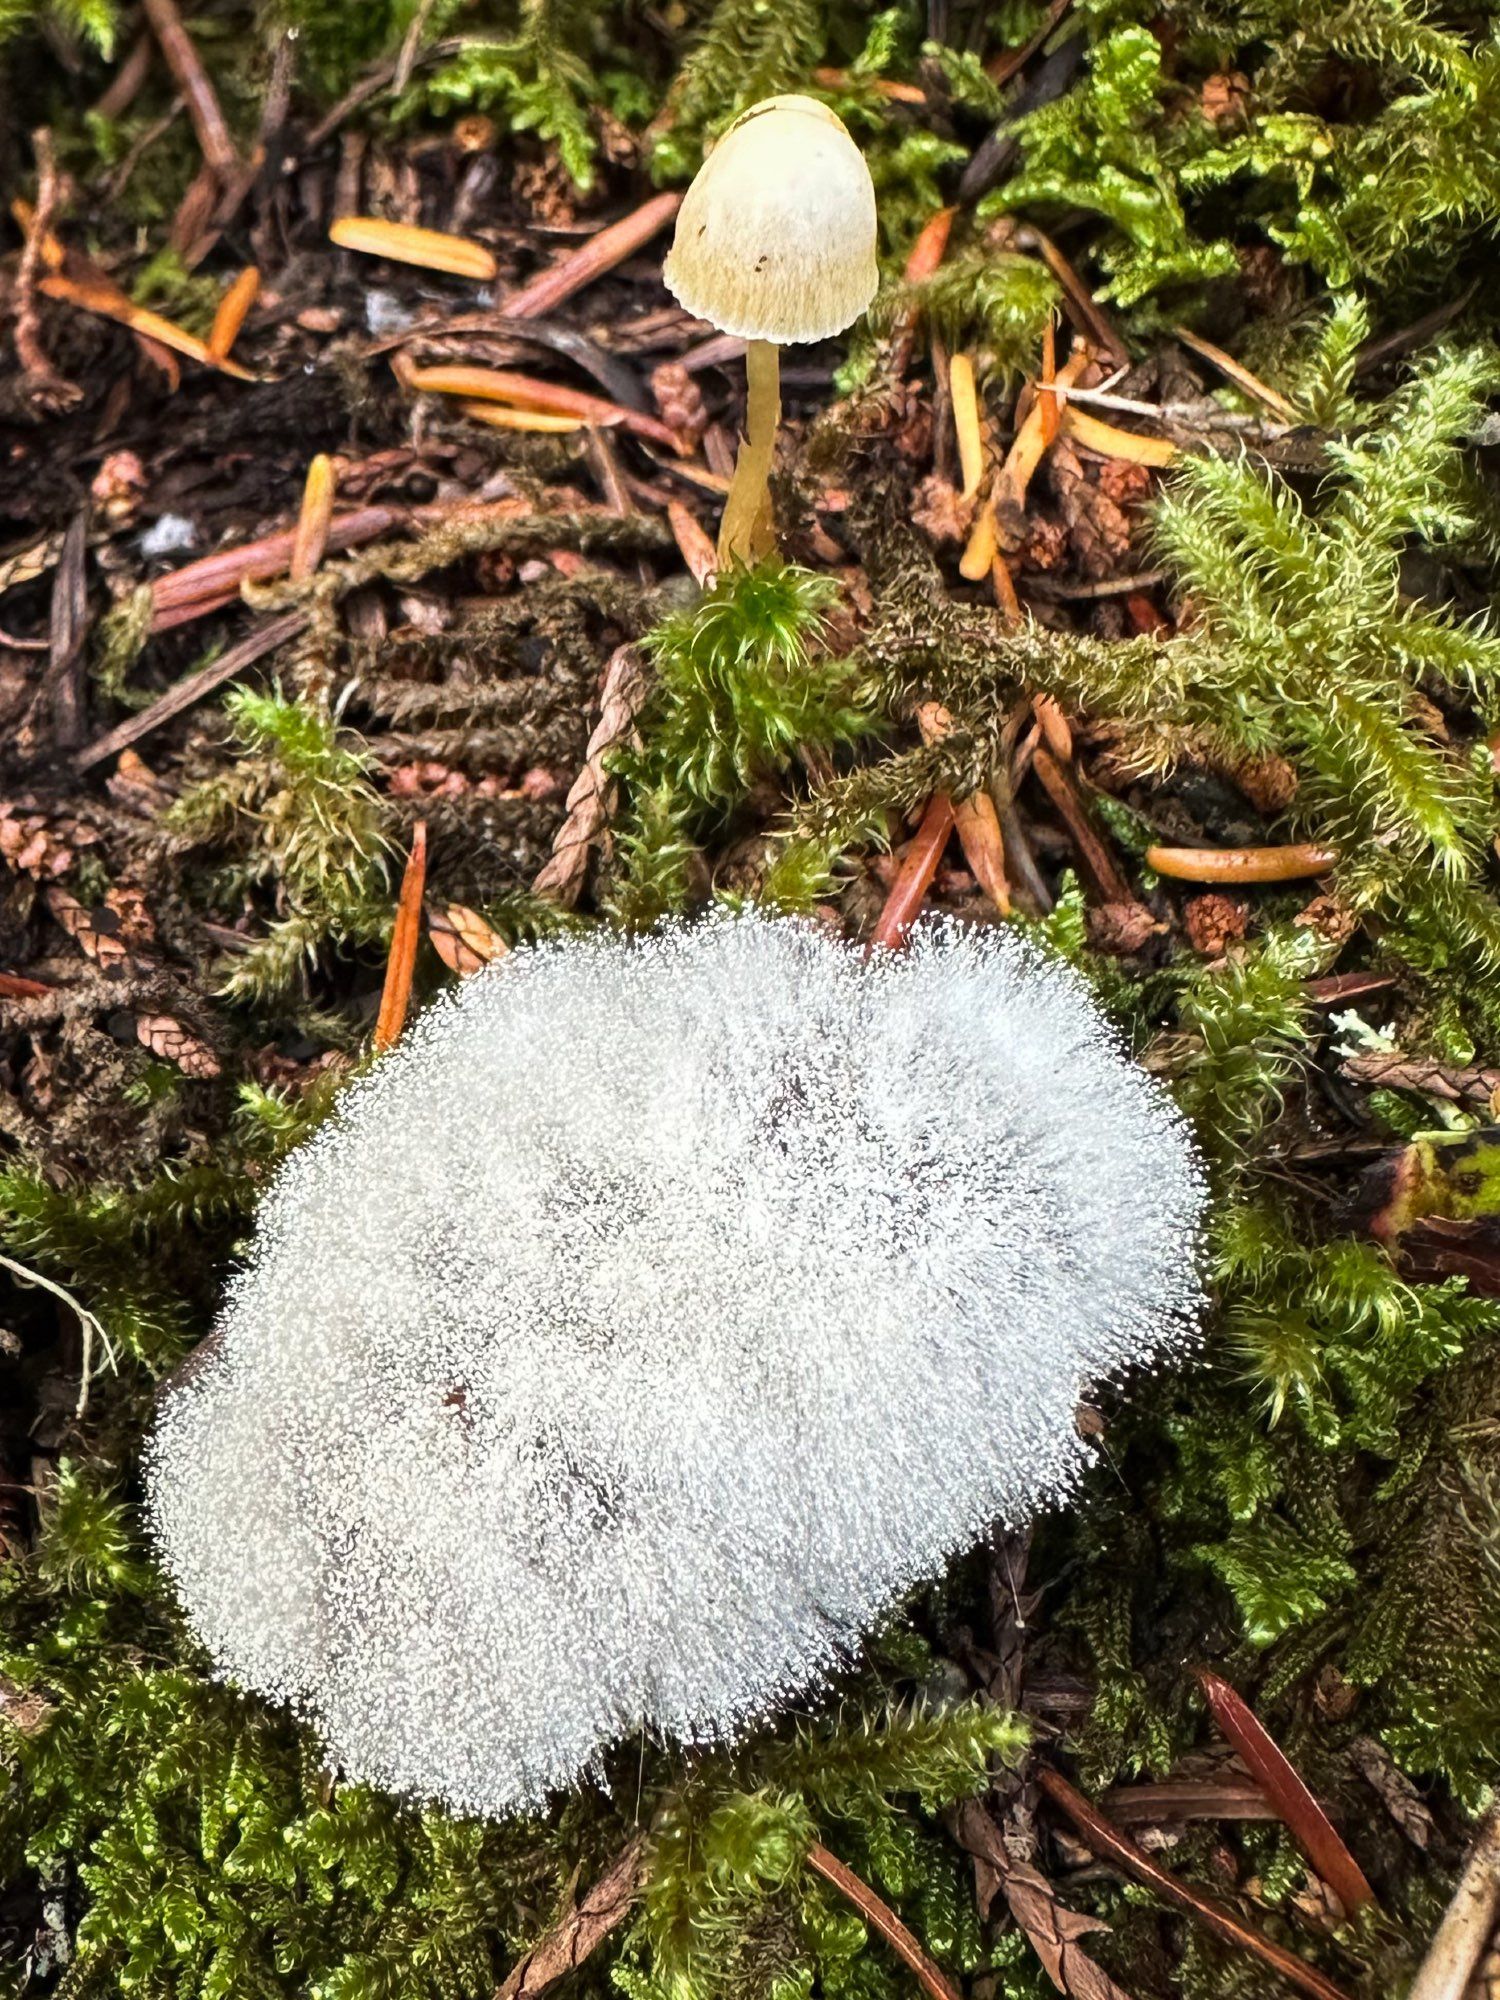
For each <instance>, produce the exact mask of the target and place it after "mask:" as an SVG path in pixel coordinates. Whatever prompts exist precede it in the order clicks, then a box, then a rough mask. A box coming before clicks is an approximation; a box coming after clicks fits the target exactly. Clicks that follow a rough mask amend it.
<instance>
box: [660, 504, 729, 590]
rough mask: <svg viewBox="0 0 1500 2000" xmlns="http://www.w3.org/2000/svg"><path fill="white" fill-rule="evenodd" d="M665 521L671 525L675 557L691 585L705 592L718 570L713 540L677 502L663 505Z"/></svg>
mask: <svg viewBox="0 0 1500 2000" xmlns="http://www.w3.org/2000/svg"><path fill="white" fill-rule="evenodd" d="M667 520H668V521H669V522H670V524H671V528H672V539H673V541H675V542H676V544H677V553H678V554H679V555H680V556H681V557H682V560H683V561H684V562H685V563H686V564H687V566H688V568H689V570H690V571H691V572H692V576H693V580H694V582H695V583H698V584H700V585H701V586H702V587H703V589H705V590H706V589H707V588H708V586H709V584H710V583H712V581H713V579H714V576H715V573H716V572H717V570H718V567H719V555H718V551H717V550H716V549H715V547H714V544H713V537H712V536H711V535H710V534H709V533H708V532H707V530H706V529H705V528H703V527H702V526H701V525H700V523H699V521H698V517H697V515H696V514H693V513H690V512H689V511H688V509H687V508H686V507H684V506H683V504H682V502H681V501H680V500H669V501H668V502H667Z"/></svg>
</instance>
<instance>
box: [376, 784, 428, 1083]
mask: <svg viewBox="0 0 1500 2000" xmlns="http://www.w3.org/2000/svg"><path fill="white" fill-rule="evenodd" d="M426 883H427V822H426V821H425V820H421V819H419V820H418V821H417V823H416V825H415V826H414V827H413V828H412V834H411V858H410V860H409V861H408V862H407V864H406V873H405V874H404V875H403V876H402V877H401V897H400V901H399V902H398V903H397V905H396V924H395V928H394V930H393V931H392V932H391V955H390V958H389V960H388V961H387V963H386V968H385V989H384V991H383V992H382V993H381V996H380V1014H379V1017H378V1019H377V1020H376V1022H375V1047H376V1048H377V1049H378V1050H380V1052H381V1053H382V1054H383V1053H384V1052H385V1051H386V1050H387V1049H393V1048H394V1047H395V1046H396V1044H397V1042H398V1041H400V1039H401V1031H402V1029H403V1028H404V1027H405V1026H406V1013H407V1009H408V1008H409V1007H410V1005H411V980H412V973H413V971H414V970H415V969H416V963H417V944H418V941H419V939H420V938H421V935H422V891H423V889H424V888H425V886H426Z"/></svg>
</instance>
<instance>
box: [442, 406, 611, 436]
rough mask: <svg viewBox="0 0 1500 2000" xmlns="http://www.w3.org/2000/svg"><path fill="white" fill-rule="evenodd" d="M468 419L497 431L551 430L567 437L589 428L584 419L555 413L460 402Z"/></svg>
mask: <svg viewBox="0 0 1500 2000" xmlns="http://www.w3.org/2000/svg"><path fill="white" fill-rule="evenodd" d="M458 407H459V408H460V409H461V410H462V411H463V413H464V415H465V416H466V417H473V418H474V420H475V422H476V423H481V424H488V425H489V427H490V429H491V430H495V431H547V432H552V433H555V434H556V435H557V436H559V437H562V436H566V435H567V434H568V433H569V432H572V431H581V430H585V429H586V428H587V424H586V421H585V419H584V418H582V417H560V416H558V415H557V414H556V412H555V411H552V410H513V409H511V408H510V407H509V405H508V404H504V403H460V404H459V406H458Z"/></svg>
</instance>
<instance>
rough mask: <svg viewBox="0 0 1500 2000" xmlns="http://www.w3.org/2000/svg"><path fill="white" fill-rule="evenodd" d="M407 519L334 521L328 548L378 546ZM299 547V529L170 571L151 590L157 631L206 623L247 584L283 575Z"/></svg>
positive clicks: (341, 517) (351, 516)
mask: <svg viewBox="0 0 1500 2000" xmlns="http://www.w3.org/2000/svg"><path fill="white" fill-rule="evenodd" d="M403 518H404V515H403V512H402V510H401V509H400V508H398V507H356V508H355V509H354V510H353V511H352V512H350V513H348V514H338V515H335V516H334V518H333V520H331V521H330V522H329V524H328V547H329V548H330V549H348V548H353V547H354V546H355V545H356V544H357V543H359V542H373V541H374V540H375V538H376V536H377V535H383V534H385V533H386V532H387V530H389V529H391V528H394V527H395V526H396V525H397V524H398V522H400V521H401V520H402V519H403ZM296 545H297V531H296V529H295V528H282V529H278V530H277V532H276V533H275V534H273V535H263V536H262V537H261V538H260V540H259V541H255V542H242V543H241V544H240V545H239V546H238V547H237V548H232V549H218V550H216V551H215V552H214V554H213V555H211V556H202V557H200V558H199V560H198V561H197V562H190V563H184V564H183V566H182V568H181V569H174V570H169V571H168V572H167V574H166V575H165V576H159V577H158V578H157V579H156V581H155V582H154V583H153V584H152V586H151V602H152V606H153V610H152V615H151V629H152V631H153V632H165V631H168V630H170V628H171V627H172V626H174V625H184V624H187V623H188V622H189V621H190V620H191V619H194V618H201V617H202V616H203V615H204V613H205V612H207V611H210V610H218V609H219V608H220V607H221V606H223V605H225V604H233V603H234V601H235V600H236V598H237V597H238V596H239V594H240V585H241V584H242V583H247V582H249V583H264V582H265V581H266V580H267V579H268V578H270V577H273V576H281V575H283V574H284V573H285V570H286V567H287V565H288V563H290V561H291V559H292V550H293V549H294V548H295V547H296Z"/></svg>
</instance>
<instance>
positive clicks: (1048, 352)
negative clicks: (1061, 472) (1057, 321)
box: [1036, 316, 1061, 450]
mask: <svg viewBox="0 0 1500 2000" xmlns="http://www.w3.org/2000/svg"><path fill="white" fill-rule="evenodd" d="M1036 394H1037V408H1038V409H1039V410H1040V411H1041V413H1042V443H1043V446H1044V448H1046V449H1049V450H1050V448H1051V446H1052V443H1053V440H1054V439H1055V438H1056V436H1057V424H1058V418H1059V416H1060V415H1061V412H1060V411H1059V409H1058V407H1057V328H1056V326H1055V325H1054V324H1053V321H1052V319H1051V317H1050V316H1049V317H1048V320H1047V324H1046V326H1045V327H1043V329H1042V379H1041V381H1040V382H1039V383H1038V384H1037V392H1036Z"/></svg>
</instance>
